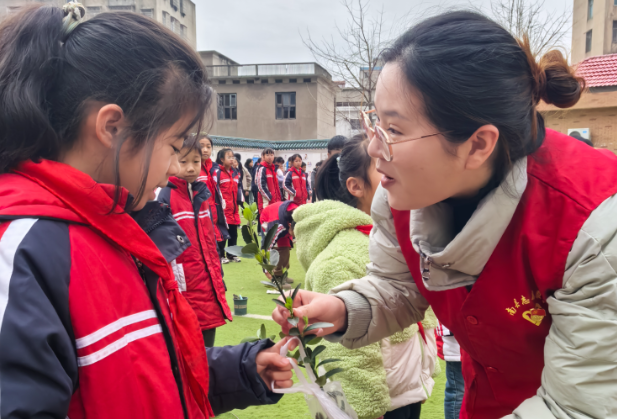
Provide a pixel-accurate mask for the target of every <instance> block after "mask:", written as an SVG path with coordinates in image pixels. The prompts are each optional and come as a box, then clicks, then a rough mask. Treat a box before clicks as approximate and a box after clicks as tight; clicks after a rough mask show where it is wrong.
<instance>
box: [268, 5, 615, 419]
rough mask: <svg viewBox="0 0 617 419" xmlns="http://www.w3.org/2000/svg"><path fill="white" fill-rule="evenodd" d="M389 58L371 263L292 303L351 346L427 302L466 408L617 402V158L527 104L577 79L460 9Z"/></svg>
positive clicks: (520, 409)
mask: <svg viewBox="0 0 617 419" xmlns="http://www.w3.org/2000/svg"><path fill="white" fill-rule="evenodd" d="M382 58H383V61H384V67H383V70H382V72H381V75H380V78H379V81H378V83H377V88H376V94H375V111H373V112H371V113H367V114H363V115H362V119H363V121H364V125H365V129H366V131H367V133H368V135H369V136H370V138H371V143H370V145H369V153H370V154H371V155H372V156H373V157H376V158H377V170H378V171H379V172H380V173H381V174H382V175H383V177H382V180H381V187H380V188H379V189H378V190H377V192H376V195H375V198H374V201H373V205H372V211H371V216H372V218H373V222H374V227H373V231H372V233H371V243H370V258H371V263H370V264H369V265H368V275H367V276H365V277H364V278H361V279H357V280H353V281H349V282H347V283H345V284H343V285H341V286H338V287H336V288H334V289H333V290H332V292H333V293H334V295H322V294H317V293H311V292H307V291H302V292H301V293H299V295H298V297H296V300H295V305H296V306H297V307H298V308H297V309H295V310H294V314H295V315H296V316H298V317H300V318H302V316H307V317H309V319H310V320H309V321H310V322H311V323H313V322H316V321H325V322H330V323H333V324H334V327H331V328H328V329H324V330H320V331H319V332H318V334H319V335H326V334H330V335H331V336H329V339H331V340H332V339H333V340H338V341H340V342H341V343H342V344H343V345H345V346H346V347H349V348H356V347H361V346H364V345H367V344H369V343H372V342H376V341H378V340H379V339H382V338H384V337H386V336H389V335H391V334H393V333H396V332H398V331H400V330H402V329H403V328H405V327H407V326H409V325H410V324H412V323H414V322H417V321H418V320H420V319H422V318H423V316H424V312H425V310H426V309H427V307H428V306H429V305H430V306H431V307H432V308H433V310H434V311H435V313H436V314H437V317H438V318H439V320H440V321H441V322H442V323H443V324H444V325H445V326H446V327H447V328H448V329H450V330H451V331H452V332H453V333H454V335H455V336H456V338H457V340H458V342H459V344H460V346H461V348H462V361H463V375H464V379H465V396H464V401H463V407H462V409H461V414H460V416H461V417H462V418H474V419H476V418H477V419H494V418H509V419H513V418H520V419H523V418H524V419H532V418H533V419H544V418H546V419H552V418H560V419H562V418H563V419H566V418H573V417H581V418H582V417H585V418H609V417H617V368H615V365H616V364H617V351H615V349H614V348H615V347H617V273H616V271H617V216H616V214H617V197H615V194H616V193H617V164H615V159H614V158H612V157H610V156H606V155H605V154H603V153H600V152H598V151H597V150H594V149H593V148H591V147H588V146H586V145H585V144H582V143H581V142H579V141H576V140H573V139H572V138H570V137H568V136H566V135H563V134H560V133H558V132H556V131H553V130H551V129H548V128H545V126H544V121H543V119H542V116H541V115H540V114H539V113H538V112H537V110H536V106H537V104H538V103H539V101H540V100H543V101H544V102H546V103H549V104H554V105H555V106H557V107H560V108H568V107H571V106H573V105H574V104H575V103H576V102H577V101H578V99H579V98H580V96H581V93H582V91H583V88H584V81H583V80H581V79H580V78H578V77H576V75H575V74H574V72H573V70H572V69H571V68H570V67H569V66H568V64H567V62H566V60H565V59H564V57H563V56H562V54H561V53H560V52H558V51H550V52H548V53H547V54H545V55H543V56H542V57H541V58H539V59H536V57H534V55H533V54H532V53H531V51H530V47H529V42H528V41H527V39H523V40H516V39H515V38H513V37H512V36H511V35H510V34H509V33H508V32H507V31H506V30H505V29H504V28H502V27H500V26H499V25H498V24H496V23H494V22H492V21H491V20H489V19H487V18H486V17H484V16H482V15H479V14H475V13H471V12H451V13H446V14H443V15H440V16H436V17H433V18H430V19H428V20H426V21H424V22H422V23H420V24H418V25H417V26H415V27H414V28H412V29H410V30H409V31H408V32H406V33H405V34H403V35H402V36H401V37H400V38H399V39H398V40H396V41H395V42H394V44H393V45H392V46H391V47H390V48H389V49H387V50H386V51H384V53H383V55H382ZM287 314H288V313H287V311H286V310H284V309H281V308H278V309H277V310H275V312H274V318H275V320H277V321H278V322H279V323H280V324H281V325H283V330H284V331H287V330H288V329H289V327H290V326H289V324H288V323H287V321H286V316H287Z"/></svg>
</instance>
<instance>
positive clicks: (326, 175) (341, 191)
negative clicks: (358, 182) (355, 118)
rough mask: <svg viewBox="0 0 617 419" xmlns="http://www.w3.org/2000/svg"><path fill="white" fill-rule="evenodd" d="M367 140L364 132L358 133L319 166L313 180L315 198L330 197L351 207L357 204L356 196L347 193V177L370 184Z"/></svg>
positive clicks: (370, 160) (370, 161) (369, 157)
mask: <svg viewBox="0 0 617 419" xmlns="http://www.w3.org/2000/svg"><path fill="white" fill-rule="evenodd" d="M368 145H369V140H368V138H367V137H366V135H365V134H358V135H355V136H353V137H352V138H351V139H349V140H347V141H346V142H345V145H344V146H343V150H342V151H341V152H340V153H339V154H335V155H333V156H332V157H330V158H329V159H328V160H326V161H324V163H323V164H322V165H321V166H320V167H319V170H318V171H317V178H316V180H315V184H316V191H317V198H318V199H319V200H320V201H321V200H324V199H332V200H335V201H340V202H343V203H345V204H347V205H351V206H352V207H354V208H355V207H357V206H358V198H356V197H355V196H353V195H352V194H350V193H349V190H348V189H347V179H349V178H350V177H356V178H359V179H362V180H363V181H364V182H365V184H367V185H370V184H371V180H370V179H369V175H368V171H369V169H370V167H371V163H372V159H371V156H369V155H368Z"/></svg>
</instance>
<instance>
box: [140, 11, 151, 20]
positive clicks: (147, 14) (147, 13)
mask: <svg viewBox="0 0 617 419" xmlns="http://www.w3.org/2000/svg"><path fill="white" fill-rule="evenodd" d="M141 14H142V15H144V16H146V17H149V18H150V19H154V9H141Z"/></svg>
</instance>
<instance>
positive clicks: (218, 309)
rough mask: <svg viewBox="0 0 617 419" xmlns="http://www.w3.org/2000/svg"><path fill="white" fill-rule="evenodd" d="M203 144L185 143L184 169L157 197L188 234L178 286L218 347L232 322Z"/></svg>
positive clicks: (177, 268) (175, 265) (178, 264)
mask: <svg viewBox="0 0 617 419" xmlns="http://www.w3.org/2000/svg"><path fill="white" fill-rule="evenodd" d="M201 154H202V153H201V147H200V145H199V143H198V142H196V141H195V139H194V138H189V139H188V140H186V141H185V142H184V145H183V147H182V150H181V151H180V162H179V163H180V172H179V173H178V175H177V176H172V177H171V178H169V184H168V186H167V187H166V188H163V189H162V190H161V192H160V193H159V195H158V197H157V199H158V201H159V202H163V203H165V204H167V205H169V207H170V209H171V213H172V215H173V217H174V219H175V220H176V222H177V223H178V224H179V225H180V227H182V230H184V232H185V234H186V235H187V236H188V239H189V241H190V242H191V244H192V245H191V246H190V247H189V248H188V249H186V250H185V251H184V252H183V253H182V254H181V255H180V256H178V258H176V259H175V260H174V261H173V262H172V263H171V267H172V269H173V271H174V275H175V277H176V281H177V282H178V288H179V289H180V291H181V292H182V295H183V296H184V297H185V298H186V300H187V301H188V302H189V304H190V305H191V307H192V308H193V311H195V314H197V319H198V320H199V327H200V328H201V332H202V334H203V337H204V342H205V344H206V347H209V348H210V347H212V346H214V340H215V336H216V328H217V327H220V326H223V325H224V324H225V323H226V320H230V321H231V312H230V310H229V306H228V305H227V300H226V299H225V283H224V282H223V272H222V270H221V263H220V260H219V256H218V255H219V253H218V247H217V244H216V237H215V235H214V229H215V227H214V226H213V223H212V220H211V218H210V205H209V202H208V198H209V197H210V196H211V195H210V191H209V188H208V186H207V185H206V184H205V183H203V182H199V181H198V180H197V179H198V178H199V176H200V169H201V166H202V165H201Z"/></svg>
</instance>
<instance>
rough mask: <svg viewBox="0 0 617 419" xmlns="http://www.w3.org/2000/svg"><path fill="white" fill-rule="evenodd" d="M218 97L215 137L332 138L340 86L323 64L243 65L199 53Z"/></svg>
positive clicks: (224, 58) (214, 123) (279, 139)
mask: <svg viewBox="0 0 617 419" xmlns="http://www.w3.org/2000/svg"><path fill="white" fill-rule="evenodd" d="M199 54H200V56H201V57H202V60H203V62H204V65H205V66H206V69H207V71H208V76H209V77H210V79H211V81H212V85H213V87H214V89H215V90H216V92H217V94H218V97H217V103H216V104H215V106H216V109H215V115H216V118H215V120H214V121H213V125H212V128H211V129H210V133H211V134H212V135H215V136H223V137H234V138H256V139H261V140H267V141H289V140H314V139H329V138H332V137H333V136H334V135H335V133H336V128H335V124H336V121H335V118H334V116H335V111H334V108H335V97H336V91H337V90H338V87H337V86H336V85H335V84H334V83H333V82H332V76H331V75H330V73H328V71H326V70H325V69H324V68H323V67H322V66H320V65H319V64H317V63H287V64H238V63H237V62H235V61H233V60H232V59H230V58H228V57H225V56H224V55H222V54H220V53H218V52H216V51H202V52H200V53H199Z"/></svg>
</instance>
